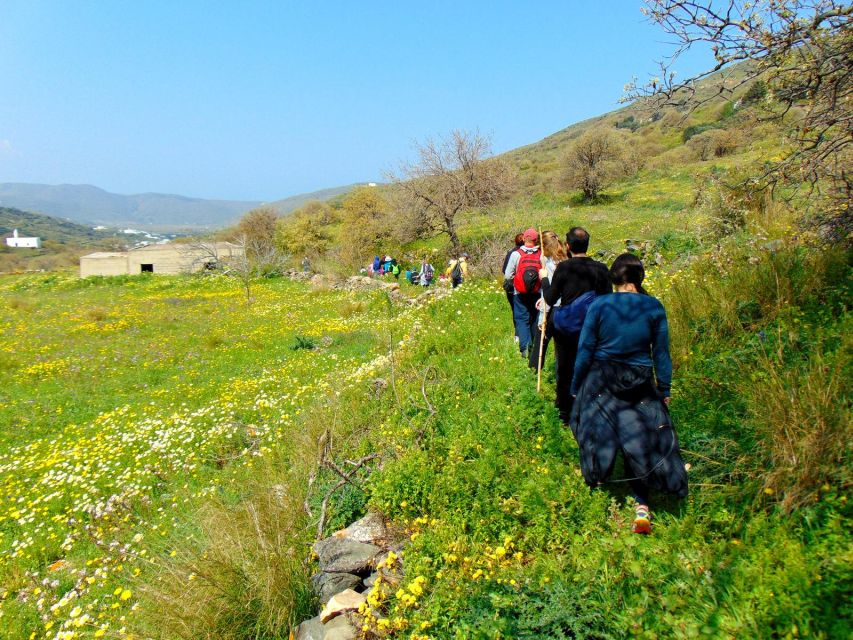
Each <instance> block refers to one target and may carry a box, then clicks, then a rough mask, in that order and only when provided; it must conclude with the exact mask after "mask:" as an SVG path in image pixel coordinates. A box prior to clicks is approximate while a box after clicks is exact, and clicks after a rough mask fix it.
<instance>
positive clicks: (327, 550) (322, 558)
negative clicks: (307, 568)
mask: <svg viewBox="0 0 853 640" xmlns="http://www.w3.org/2000/svg"><path fill="white" fill-rule="evenodd" d="M381 551H382V550H381V549H380V548H379V547H377V546H376V545H372V544H365V543H363V542H358V541H357V540H348V539H346V538H336V537H334V536H332V537H330V538H326V539H325V540H320V542H317V543H316V544H315V545H314V552H315V553H316V554H317V557H318V558H319V563H320V569H321V570H322V571H325V572H326V573H363V572H365V571H367V570H368V569H370V568H371V567H372V566H373V563H374V561H375V559H376V556H378V555H379V553H380V552H381Z"/></svg>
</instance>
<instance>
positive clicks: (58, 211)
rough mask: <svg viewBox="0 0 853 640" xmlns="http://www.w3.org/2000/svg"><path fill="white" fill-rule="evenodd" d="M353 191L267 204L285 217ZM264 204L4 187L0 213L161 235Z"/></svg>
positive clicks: (227, 220) (230, 218)
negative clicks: (313, 202) (312, 202)
mask: <svg viewBox="0 0 853 640" xmlns="http://www.w3.org/2000/svg"><path fill="white" fill-rule="evenodd" d="M353 186H354V185H350V186H345V187H335V188H331V189H323V190H321V191H315V192H313V193H305V194H300V195H296V196H291V197H289V198H284V199H282V200H276V201H274V202H270V203H267V204H268V205H269V206H271V207H273V208H275V209H276V210H277V211H279V212H280V213H281V214H287V213H290V212H291V211H293V210H294V209H298V208H299V207H300V206H302V205H303V204H305V203H306V202H308V201H310V200H329V199H331V198H334V197H337V196H339V195H342V194H344V193H346V192H348V191H349V190H350V189H352V187H353ZM262 204H264V203H262V202H260V201H244V200H205V199H202V198H188V197H186V196H179V195H173V194H164V193H142V194H136V195H127V196H126V195H119V194H116V193H110V192H108V191H104V190H103V189H100V188H98V187H94V186H92V185H86V184H61V185H47V184H28V183H13V182H8V183H3V184H0V207H14V208H16V209H22V210H26V211H38V212H40V213H43V214H46V215H49V216H55V217H58V218H68V219H70V220H73V221H75V222H80V223H90V224H104V225H111V226H132V227H136V228H143V229H156V230H160V231H175V230H179V229H199V228H205V227H222V226H226V225H228V224H231V223H233V222H235V221H236V220H237V218H239V217H240V216H241V215H242V214H243V213H245V212H246V211H249V210H250V209H254V208H255V207H258V206H260V205H262Z"/></svg>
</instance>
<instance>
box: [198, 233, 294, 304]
mask: <svg viewBox="0 0 853 640" xmlns="http://www.w3.org/2000/svg"><path fill="white" fill-rule="evenodd" d="M184 255H185V258H186V259H187V266H188V269H189V270H190V271H191V272H198V271H201V272H204V271H208V270H217V271H219V272H221V273H223V274H225V275H227V276H230V277H233V278H236V279H237V280H239V281H240V284H241V285H242V286H243V289H244V290H245V292H246V305H247V306H249V305H251V304H252V284H253V283H254V282H255V281H256V280H257V279H259V278H262V277H267V276H273V275H280V274H282V273H283V272H284V270H285V268H286V265H287V260H288V258H289V256H288V255H287V254H285V253H283V252H282V251H280V250H279V249H278V247H276V245H275V244H270V243H268V242H266V240H265V239H263V238H262V237H250V236H246V235H240V236H238V237H237V238H234V240H233V241H232V242H216V241H215V240H211V239H207V238H200V239H197V240H194V241H192V242H190V243H188V244H187V245H186V248H185V250H184Z"/></svg>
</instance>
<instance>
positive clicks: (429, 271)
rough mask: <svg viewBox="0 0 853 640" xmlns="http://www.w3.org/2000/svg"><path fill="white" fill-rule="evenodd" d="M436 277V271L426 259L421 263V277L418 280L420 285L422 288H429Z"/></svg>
mask: <svg viewBox="0 0 853 640" xmlns="http://www.w3.org/2000/svg"><path fill="white" fill-rule="evenodd" d="M434 276H435V269H434V268H433V266H432V265H431V264H430V263H429V261H428V260H426V259H424V260H422V261H421V275H420V279H419V280H418V284H420V285H421V286H422V287H428V286H429V285H431V284H432V279H433V277H434Z"/></svg>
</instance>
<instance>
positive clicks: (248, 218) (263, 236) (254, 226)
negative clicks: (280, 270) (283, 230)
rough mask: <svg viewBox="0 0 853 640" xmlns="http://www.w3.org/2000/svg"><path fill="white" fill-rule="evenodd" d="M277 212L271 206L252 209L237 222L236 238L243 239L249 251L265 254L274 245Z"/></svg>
mask: <svg viewBox="0 0 853 640" xmlns="http://www.w3.org/2000/svg"><path fill="white" fill-rule="evenodd" d="M277 225H278V213H276V211H275V209H273V208H271V207H259V208H258V209H252V210H251V211H249V212H248V213H247V214H246V215H244V216H243V217H242V218H241V219H240V222H238V223H237V229H236V231H235V234H234V235H235V238H236V239H238V240H239V239H241V238H242V239H243V241H244V243H245V245H246V247H247V248H248V249H249V251H256V250H257V251H260V252H261V253H262V254H267V253H269V251H270V250H271V248H273V247H274V246H275V234H276V227H277Z"/></svg>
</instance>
